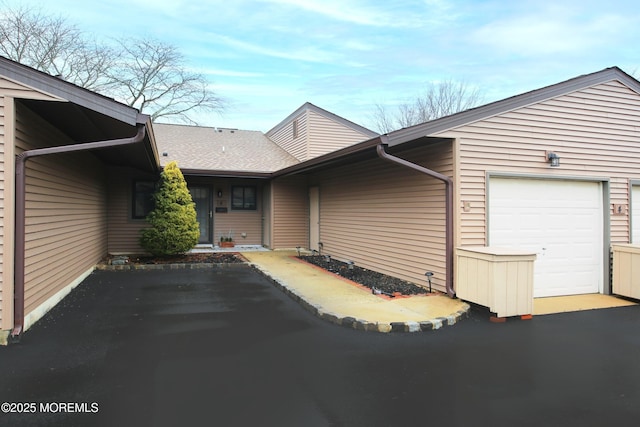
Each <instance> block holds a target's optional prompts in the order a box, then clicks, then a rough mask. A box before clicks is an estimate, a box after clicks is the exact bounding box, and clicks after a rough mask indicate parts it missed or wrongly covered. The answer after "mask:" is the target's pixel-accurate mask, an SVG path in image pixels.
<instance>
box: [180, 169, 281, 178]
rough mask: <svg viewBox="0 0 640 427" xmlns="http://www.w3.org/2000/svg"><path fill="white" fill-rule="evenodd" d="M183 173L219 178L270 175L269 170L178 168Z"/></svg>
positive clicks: (263, 176)
mask: <svg viewBox="0 0 640 427" xmlns="http://www.w3.org/2000/svg"><path fill="white" fill-rule="evenodd" d="M180 170H181V171H182V174H183V175H188V176H204V177H212V178H215V177H220V178H256V179H268V178H271V177H272V175H273V174H272V173H271V172H247V171H224V170H211V169H183V168H180Z"/></svg>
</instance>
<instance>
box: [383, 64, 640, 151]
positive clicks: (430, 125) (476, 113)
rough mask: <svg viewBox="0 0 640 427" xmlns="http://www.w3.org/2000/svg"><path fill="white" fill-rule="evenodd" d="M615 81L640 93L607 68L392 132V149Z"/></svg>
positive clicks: (627, 77)
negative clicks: (415, 140) (418, 139)
mask: <svg viewBox="0 0 640 427" xmlns="http://www.w3.org/2000/svg"><path fill="white" fill-rule="evenodd" d="M612 80H618V81H620V82H621V83H623V84H625V85H627V86H629V88H630V89H632V90H634V91H635V92H638V93H640V82H638V80H636V79H634V78H633V77H631V76H630V75H628V74H627V73H625V72H624V71H622V70H621V69H620V68H618V67H611V68H606V69H604V70H601V71H597V72H595V73H591V74H586V75H583V76H579V77H575V78H573V79H570V80H567V81H564V82H561V83H556V84H554V85H551V86H547V87H544V88H541V89H537V90H534V91H531V92H526V93H523V94H520V95H516V96H513V97H510V98H506V99H503V100H500V101H496V102H493V103H490V104H486V105H484V106H480V107H477V108H472V109H470V110H466V111H462V112H460V113H456V114H452V115H450V116H446V117H442V118H439V119H435V120H432V121H429V122H426V123H423V124H420V125H417V126H412V127H409V128H404V129H400V130H397V131H394V132H391V133H389V146H390V147H392V146H396V145H399V144H403V143H405V142H408V141H412V140H414V139H417V138H421V137H423V136H433V135H434V134H436V133H440V132H444V131H447V130H449V129H452V128H456V127H459V126H463V125H467V124H470V123H473V122H476V121H479V120H483V119H486V118H488V117H492V116H495V115H498V114H502V113H506V112H508V111H512V110H515V109H518V108H522V107H526V106H528V105H532V104H535V103H538V102H542V101H545V100H548V99H551V98H555V97H558V96H561V95H565V94H567V93H570V92H575V91H577V90H581V89H584V88H587V87H590V86H594V85H597V84H602V83H605V82H608V81H612Z"/></svg>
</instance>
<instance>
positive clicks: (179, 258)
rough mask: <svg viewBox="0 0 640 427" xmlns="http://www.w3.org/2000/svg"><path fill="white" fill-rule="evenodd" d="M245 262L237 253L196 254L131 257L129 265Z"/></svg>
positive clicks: (108, 261) (108, 260)
mask: <svg viewBox="0 0 640 427" xmlns="http://www.w3.org/2000/svg"><path fill="white" fill-rule="evenodd" d="M116 258H119V257H110V259H107V260H106V262H107V263H108V264H110V263H111V261H112V260H113V259H116ZM239 262H245V260H244V259H243V258H242V257H241V256H240V255H238V254H235V253H221V252H218V253H196V254H183V255H173V256H166V257H153V256H130V257H129V260H128V262H127V264H205V263H210V264H233V263H239Z"/></svg>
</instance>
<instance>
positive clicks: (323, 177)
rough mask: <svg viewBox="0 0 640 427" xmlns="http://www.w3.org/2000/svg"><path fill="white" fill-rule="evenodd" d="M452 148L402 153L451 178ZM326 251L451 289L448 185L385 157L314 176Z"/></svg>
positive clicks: (375, 268) (440, 146)
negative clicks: (448, 275)
mask: <svg viewBox="0 0 640 427" xmlns="http://www.w3.org/2000/svg"><path fill="white" fill-rule="evenodd" d="M452 149H453V148H452V144H451V143H441V144H438V145H436V146H431V147H424V148H420V149H415V150H411V151H407V152H403V153H401V154H398V156H399V157H402V158H405V159H407V160H409V161H411V162H413V163H417V164H420V165H422V166H425V167H427V168H429V169H432V170H435V171H438V172H440V173H443V174H446V175H448V176H453V154H452ZM311 181H312V182H313V183H314V184H318V185H319V187H320V241H322V243H323V245H324V252H325V253H327V254H330V255H331V256H333V257H335V258H337V259H340V260H343V261H347V260H353V261H355V263H356V265H358V266H361V267H365V268H368V269H371V270H375V271H379V272H381V273H384V274H388V275H391V276H395V277H399V278H402V279H404V280H408V281H411V282H414V283H417V284H420V285H424V284H425V277H424V274H425V272H426V271H429V270H430V271H433V272H434V273H435V276H434V279H435V280H434V281H433V284H434V286H435V287H436V288H438V289H440V290H444V285H445V281H444V279H445V255H444V254H445V202H444V201H445V191H444V190H445V186H444V184H443V183H442V182H440V181H438V180H436V179H434V178H431V177H428V176H426V175H423V174H420V173H418V172H415V171H413V170H410V169H407V168H403V167H401V166H399V165H394V164H391V163H388V162H384V161H383V160H380V159H375V160H370V161H366V162H361V163H358V164H353V165H349V166H345V167H340V168H338V169H333V170H331V171H330V172H323V173H319V174H316V175H314V176H313V177H312V180H311Z"/></svg>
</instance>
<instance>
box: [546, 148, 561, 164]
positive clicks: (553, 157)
mask: <svg viewBox="0 0 640 427" xmlns="http://www.w3.org/2000/svg"><path fill="white" fill-rule="evenodd" d="M547 161H548V162H549V164H550V165H551V167H552V168H557V167H558V166H560V156H558V155H557V154H556V153H554V152H553V151H548V152H547Z"/></svg>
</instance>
